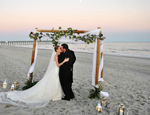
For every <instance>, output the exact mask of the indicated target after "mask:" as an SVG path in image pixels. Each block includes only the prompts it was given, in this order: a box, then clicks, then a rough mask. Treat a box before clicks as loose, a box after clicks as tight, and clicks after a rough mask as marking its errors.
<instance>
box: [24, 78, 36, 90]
mask: <svg viewBox="0 0 150 115" xmlns="http://www.w3.org/2000/svg"><path fill="white" fill-rule="evenodd" d="M36 83H38V81H33V82H32V83H31V82H30V80H27V81H26V82H25V86H24V87H23V88H22V90H26V89H29V88H31V87H32V86H34V85H35V84H36Z"/></svg>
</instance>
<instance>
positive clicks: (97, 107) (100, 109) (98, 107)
mask: <svg viewBox="0 0 150 115" xmlns="http://www.w3.org/2000/svg"><path fill="white" fill-rule="evenodd" d="M96 110H97V111H98V112H101V111H102V106H101V104H100V103H98V104H97V106H96Z"/></svg>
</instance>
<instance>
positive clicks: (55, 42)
mask: <svg viewBox="0 0 150 115" xmlns="http://www.w3.org/2000/svg"><path fill="white" fill-rule="evenodd" d="M58 30H59V31H58V32H54V33H46V35H44V34H43V33H42V32H40V33H33V32H31V33H30V34H29V37H30V38H31V39H35V40H37V39H41V38H42V37H43V36H47V37H49V38H50V39H51V40H52V44H53V46H57V45H59V42H58V40H59V39H60V38H61V37H62V36H65V37H67V36H68V37H69V39H73V40H74V41H78V40H81V41H84V42H85V43H87V44H90V43H93V42H95V40H96V38H99V39H100V40H104V39H105V37H103V34H102V32H100V34H99V35H98V36H96V35H91V34H87V35H83V36H80V34H75V31H76V30H74V29H72V28H71V27H69V28H67V30H66V31H63V30H62V28H61V27H59V28H58Z"/></svg>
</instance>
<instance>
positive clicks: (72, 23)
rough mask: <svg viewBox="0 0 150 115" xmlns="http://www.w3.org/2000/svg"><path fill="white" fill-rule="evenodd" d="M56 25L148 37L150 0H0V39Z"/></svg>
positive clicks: (112, 36) (111, 36)
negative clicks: (99, 28)
mask: <svg viewBox="0 0 150 115" xmlns="http://www.w3.org/2000/svg"><path fill="white" fill-rule="evenodd" d="M59 26H61V27H63V28H67V27H72V28H75V29H85V30H92V29H95V28H97V27H99V26H100V27H102V31H103V33H104V34H105V36H106V37H107V38H108V41H109V40H110V41H128V40H129V41H150V0H0V40H29V38H28V34H29V33H30V31H33V30H34V28H36V27H38V28H42V29H51V28H53V27H54V28H58V27H59Z"/></svg>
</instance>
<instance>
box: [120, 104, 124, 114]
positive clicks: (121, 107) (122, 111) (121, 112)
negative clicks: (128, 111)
mask: <svg viewBox="0 0 150 115" xmlns="http://www.w3.org/2000/svg"><path fill="white" fill-rule="evenodd" d="M119 115H124V105H123V104H121V105H120V108H119Z"/></svg>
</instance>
